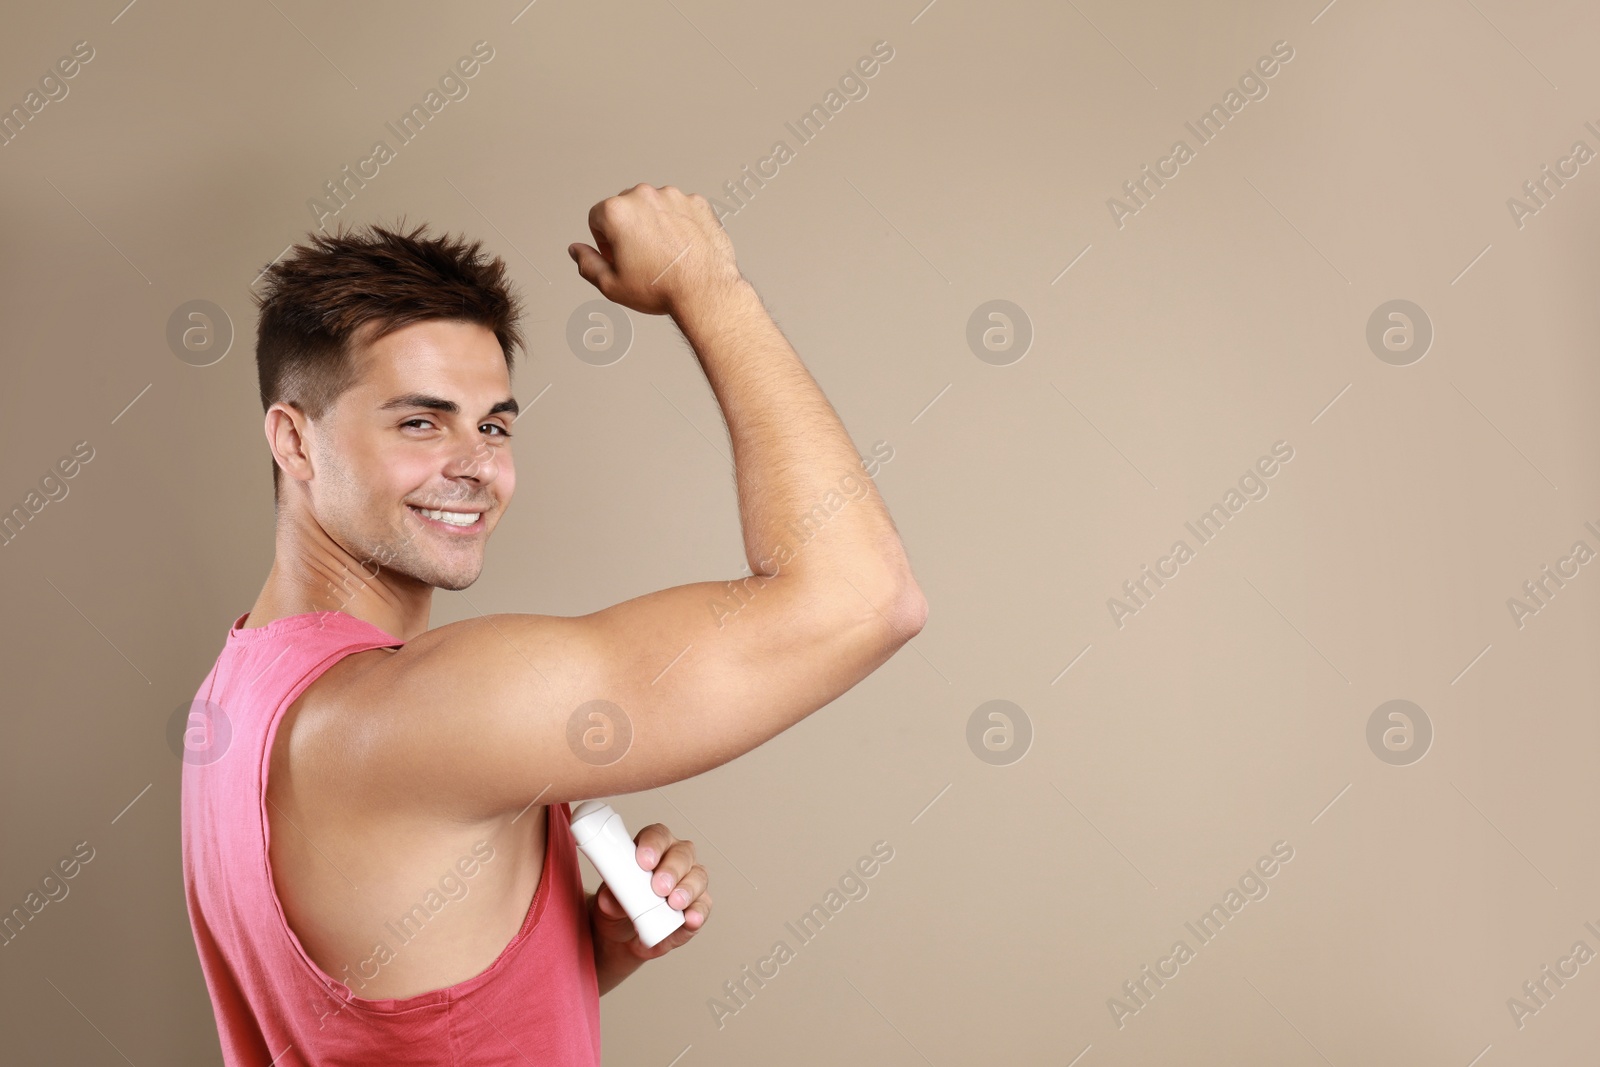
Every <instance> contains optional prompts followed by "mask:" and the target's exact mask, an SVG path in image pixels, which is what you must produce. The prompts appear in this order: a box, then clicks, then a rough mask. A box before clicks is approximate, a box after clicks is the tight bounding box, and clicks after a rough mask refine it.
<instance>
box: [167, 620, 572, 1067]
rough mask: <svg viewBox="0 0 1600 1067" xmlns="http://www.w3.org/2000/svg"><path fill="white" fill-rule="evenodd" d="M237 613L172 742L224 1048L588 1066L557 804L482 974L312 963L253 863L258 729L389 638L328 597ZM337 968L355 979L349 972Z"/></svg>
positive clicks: (259, 1062) (191, 880)
mask: <svg viewBox="0 0 1600 1067" xmlns="http://www.w3.org/2000/svg"><path fill="white" fill-rule="evenodd" d="M246 618H248V613H246V614H245V615H241V616H239V618H238V619H236V620H235V621H234V624H233V628H232V629H231V630H230V631H229V633H228V639H227V643H226V644H225V645H224V646H223V649H222V652H221V654H220V655H219V656H218V657H217V662H216V664H215V665H214V666H213V667H212V668H211V672H210V673H209V674H208V675H207V676H206V679H205V681H204V682H203V683H201V685H200V689H199V691H198V693H197V694H196V696H195V700H194V703H193V704H192V705H191V706H190V709H189V720H188V731H187V733H186V734H185V738H184V743H183V756H184V762H183V788H182V793H183V799H182V816H183V824H182V839H183V878H184V888H185V892H186V894H187V897H188V905H189V922H190V925H191V926H192V927H193V929H194V939H195V946H196V947H197V949H198V950H199V955H200V966H201V969H202V970H203V971H204V973H205V979H206V988H207V989H208V990H209V991H210V994H211V1004H212V1007H213V1009H214V1011H215V1012H216V1017H217V1029H218V1031H219V1035H220V1038H221V1044H222V1059H223V1063H225V1064H227V1065H228V1067H245V1065H250V1067H268V1065H269V1064H270V1065H273V1067H300V1065H313V1064H386V1065H395V1067H400V1065H405V1064H419V1065H420V1064H430V1065H437V1064H450V1065H456V1064H460V1065H466V1064H472V1065H474V1067H480V1065H481V1067H489V1065H500V1064H504V1065H506V1067H528V1065H529V1064H535V1065H539V1067H543V1065H545V1064H561V1065H563V1067H566V1065H569V1064H593V1065H596V1067H598V1064H599V1063H600V993H599V985H598V983H597V981H596V977H595V968H594V949H593V942H592V940H591V935H590V929H589V922H588V915H587V912H586V910H585V899H584V889H583V879H582V876H581V874H580V872H579V870H578V856H577V846H576V844H575V843H574V841H573V837H572V828H571V825H570V820H571V817H572V813H571V810H570V807H569V805H567V804H565V803H562V804H555V805H547V806H546V809H545V810H546V811H547V812H548V815H547V818H548V820H549V832H548V834H547V844H546V846H545V858H544V871H543V873H541V874H540V876H539V884H538V887H537V889H536V890H535V892H534V894H533V900H532V902H531V903H530V904H529V907H528V914H527V917H526V918H525V919H524V920H523V923H522V928H521V929H520V930H518V931H517V933H516V935H515V936H514V937H512V939H511V941H510V942H509V943H508V944H507V945H506V947H505V948H504V949H503V950H502V951H501V953H500V955H499V957H497V958H496V959H495V961H494V962H493V963H492V964H490V965H489V967H488V969H486V970H485V971H483V972H482V973H481V974H478V975H477V976H475V977H473V978H469V979H467V980H466V981H464V982H459V983H457V984H456V985H453V986H448V987H446V988H443V989H435V990H432V991H431V992H427V993H419V994H417V995H416V996H411V997H405V998H403V999H389V1000H369V999H366V998H364V997H361V996H358V995H357V991H356V990H355V989H352V988H351V986H350V985H349V984H346V982H345V981H341V980H339V979H336V978H334V977H332V976H330V975H328V974H327V973H325V972H324V971H323V970H322V969H321V968H320V967H318V966H317V964H315V963H314V962H312V960H311V957H310V956H308V955H307V954H306V951H305V948H304V947H303V946H302V945H301V943H300V939H299V938H298V937H297V936H296V935H295V933H294V931H293V930H292V929H291V928H290V927H289V923H288V921H287V919H286V918H285V916H284V911H283V905H282V903H281V902H280V901H279V900H278V896H277V893H276V892H275V891H274V888H273V884H272V876H271V871H270V868H269V866H268V862H267V855H268V853H267V838H268V822H267V808H266V786H267V772H268V769H269V766H270V759H271V754H272V738H273V735H274V734H275V733H276V732H277V728H278V723H279V721H280V720H281V719H282V717H283V713H284V711H285V710H286V709H287V708H288V707H289V705H290V704H292V703H293V702H294V700H295V699H296V698H297V697H298V696H299V695H300V694H301V692H303V691H304V690H305V688H306V687H307V686H309V685H310V684H311V683H312V681H314V680H315V679H316V678H317V677H318V676H319V675H320V674H322V672H323V671H325V670H327V669H328V668H329V667H331V666H332V665H333V664H334V663H336V662H338V661H339V660H340V659H341V658H343V657H344V656H347V655H349V654H351V653H352V652H361V651H365V650H367V649H373V648H383V647H398V646H399V645H401V644H403V642H402V641H400V640H399V639H398V638H395V637H393V636H391V635H390V634H387V633H385V632H383V631H382V630H380V629H378V628H377V627H376V626H373V625H372V624H370V623H367V622H363V621H361V620H360V619H357V618H355V617H354V616H352V615H348V614H346V613H344V612H342V611H330V612H315V613H310V614H305V615H293V616H290V617H288V618H283V619H275V620H274V621H272V622H271V623H269V624H268V625H266V626H262V627H255V628H251V629H240V627H241V626H242V625H243V624H244V621H245V619H246ZM463 873H464V872H463ZM430 896H438V895H437V894H431V895H430ZM439 899H440V900H441V901H443V900H444V899H445V898H443V897H442V896H439ZM425 906H426V907H427V908H432V909H433V910H438V906H436V905H434V904H433V903H431V901H426V902H425ZM401 943H402V942H401V940H400V938H399V937H396V938H395V943H394V944H391V945H389V946H388V949H389V950H390V951H391V952H392V951H394V950H395V949H396V948H397V947H398V945H399V944H401ZM382 958H383V957H381V956H378V957H377V960H381V959H382ZM372 965H373V966H377V965H380V964H379V963H377V962H374V963H373V964H372ZM348 971H349V969H348V968H347V972H348ZM375 973H376V972H375V971H369V972H368V973H367V975H366V976H367V977H369V978H370V977H372V975H373V974H375ZM349 977H350V978H351V979H352V980H353V981H354V983H355V984H356V987H357V989H359V986H360V985H361V984H362V982H361V976H360V975H359V974H356V973H354V972H350V973H349Z"/></svg>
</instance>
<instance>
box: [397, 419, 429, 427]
mask: <svg viewBox="0 0 1600 1067" xmlns="http://www.w3.org/2000/svg"><path fill="white" fill-rule="evenodd" d="M419 422H422V423H427V424H428V425H429V426H432V425H433V420H432V419H407V420H406V421H405V422H402V423H401V424H400V425H401V426H413V425H415V424H417V423H419Z"/></svg>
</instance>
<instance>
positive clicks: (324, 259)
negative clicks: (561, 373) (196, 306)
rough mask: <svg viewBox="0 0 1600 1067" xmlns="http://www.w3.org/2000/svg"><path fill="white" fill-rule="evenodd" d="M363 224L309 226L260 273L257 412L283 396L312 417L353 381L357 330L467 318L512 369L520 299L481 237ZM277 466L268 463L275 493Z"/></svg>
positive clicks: (377, 331) (382, 332) (380, 332)
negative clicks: (303, 237) (313, 229)
mask: <svg viewBox="0 0 1600 1067" xmlns="http://www.w3.org/2000/svg"><path fill="white" fill-rule="evenodd" d="M404 228H405V220H404V219H403V218H402V219H401V220H400V222H399V224H398V225H397V226H396V227H395V228H393V229H390V228H388V227H385V226H381V225H376V224H374V225H369V226H367V227H366V231H365V232H361V231H360V230H359V229H357V230H353V231H350V232H348V233H347V232H344V231H343V229H342V227H341V228H337V229H336V232H335V233H334V234H333V235H331V236H330V235H328V234H327V233H312V234H309V235H308V236H309V237H310V238H311V241H310V244H301V245H295V246H294V247H293V248H292V249H291V250H290V252H289V253H288V254H286V255H285V256H283V257H280V258H279V259H277V260H276V261H274V262H273V263H271V264H269V265H268V266H267V268H266V270H265V271H263V272H262V278H261V279H260V281H261V283H262V284H260V286H259V288H258V291H257V293H256V297H255V301H256V307H257V309H258V312H259V317H258V319H257V322H256V373H257V376H258V377H259V379H260V383H261V410H262V411H263V412H265V411H266V410H267V409H269V408H271V407H272V405H273V404H275V403H279V402H283V403H287V404H292V405H293V406H295V407H296V408H298V409H300V410H301V411H303V412H305V414H306V415H307V416H309V417H310V418H313V419H319V418H321V417H322V416H323V414H324V413H325V412H326V411H327V410H328V408H329V407H330V406H331V405H332V404H333V402H334V401H335V400H337V399H338V398H339V396H340V395H341V394H342V393H343V392H344V391H345V390H346V389H348V388H349V387H350V386H351V385H353V384H355V375H356V361H355V355H354V353H353V352H352V351H351V349H352V347H353V341H354V340H355V339H356V337H357V333H358V331H360V330H361V329H362V328H363V327H366V326H368V324H373V325H372V326H371V329H370V332H369V333H368V335H367V336H365V337H364V338H363V339H362V340H363V341H364V343H366V344H371V343H373V342H374V341H377V340H378V339H379V338H381V337H384V336H386V335H388V334H390V333H393V332H394V331H396V330H398V329H400V328H401V327H404V326H409V325H411V324H412V323H414V322H421V321H424V320H427V319H452V320H456V321H461V322H471V323H476V324H478V325H480V326H484V327H486V328H488V329H490V330H492V331H494V335H495V337H496V338H497V339H498V340H499V342H500V348H501V351H503V352H504V353H505V357H506V369H507V371H508V372H509V371H510V370H511V368H512V350H513V349H515V348H520V347H522V332H521V328H520V326H519V325H518V320H519V319H520V318H521V315H522V303H521V300H520V299H519V298H518V296H517V295H516V293H515V291H514V290H513V289H512V287H511V284H510V281H509V279H508V278H507V275H506V265H505V263H504V262H503V261H502V260H501V259H500V258H499V257H498V256H495V257H492V258H491V257H490V256H488V255H487V254H485V253H482V252H480V247H481V242H477V241H474V242H472V243H470V244H469V243H468V242H467V240H466V238H464V237H460V238H452V237H450V236H449V235H448V234H446V235H443V236H440V237H428V236H425V234H426V231H427V228H428V226H427V223H422V224H421V225H419V226H417V227H416V228H415V229H414V230H412V231H411V232H410V233H406V232H405V230H404ZM279 476H280V471H279V469H278V464H277V461H276V460H274V461H273V464H272V487H273V492H274V495H276V492H277V488H278V482H279Z"/></svg>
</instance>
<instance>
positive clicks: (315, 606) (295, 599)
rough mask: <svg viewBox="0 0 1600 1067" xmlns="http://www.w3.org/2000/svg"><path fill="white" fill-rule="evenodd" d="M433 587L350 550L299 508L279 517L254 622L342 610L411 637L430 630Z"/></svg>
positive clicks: (252, 613) (253, 611)
mask: <svg viewBox="0 0 1600 1067" xmlns="http://www.w3.org/2000/svg"><path fill="white" fill-rule="evenodd" d="M432 607H433V587H432V586H431V585H427V584H425V583H423V582H419V581H417V580H416V579H415V578H412V577H410V576H408V575H403V574H398V573H396V572H394V571H392V570H389V569H387V568H385V567H383V566H381V565H380V564H379V563H377V562H375V561H373V560H370V559H357V558H356V557H355V556H352V555H351V554H350V553H349V552H347V551H345V549H344V547H343V546H341V545H340V544H339V543H338V542H337V541H335V540H334V539H333V538H332V537H330V536H329V535H328V532H327V531H326V530H324V529H323V528H322V526H321V525H320V524H319V523H318V522H317V521H316V518H315V517H314V516H311V515H309V514H306V513H305V512H304V511H302V510H301V509H299V508H288V509H286V510H285V511H284V512H283V513H281V514H280V516H279V522H278V525H277V531H276V535H275V538H274V556H273V560H272V570H271V572H270V573H269V574H268V575H267V581H266V584H265V585H263V586H262V588H261V595H260V596H259V597H257V598H256V602H255V605H254V606H253V607H251V609H250V618H249V619H248V625H249V626H252V627H255V626H265V625H267V623H269V622H272V621H273V620H275V619H282V618H287V617H288V616H290V615H303V614H306V613H308V612H317V611H342V612H344V613H345V614H347V615H351V616H354V617H355V618H358V619H360V620H362V621H363V622H369V623H371V624H372V625H374V626H376V627H378V628H379V629H380V630H383V631H384V632H385V633H389V634H393V635H394V636H395V637H398V638H400V639H401V640H402V641H409V640H411V639H412V638H413V637H416V636H417V635H418V634H420V633H422V632H424V631H425V630H427V628H428V614H429V611H430V610H431V609H432Z"/></svg>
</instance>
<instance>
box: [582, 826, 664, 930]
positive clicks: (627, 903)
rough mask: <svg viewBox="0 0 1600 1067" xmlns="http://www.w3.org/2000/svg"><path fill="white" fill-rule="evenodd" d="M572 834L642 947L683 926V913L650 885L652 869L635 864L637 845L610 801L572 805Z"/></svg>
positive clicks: (636, 862)
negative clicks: (628, 921)
mask: <svg viewBox="0 0 1600 1067" xmlns="http://www.w3.org/2000/svg"><path fill="white" fill-rule="evenodd" d="M572 836H573V838H574V839H575V840H576V841H577V843H578V848H579V850H580V851H582V852H583V854H584V855H585V856H588V857H589V862H590V863H592V864H594V869H595V870H597V871H599V872H600V878H601V879H602V880H603V881H604V882H605V883H606V885H608V886H610V887H611V892H612V893H613V894H614V895H615V896H616V898H617V903H619V904H621V905H622V909H623V910H624V911H626V912H627V913H628V918H630V919H632V920H633V928H634V929H635V930H637V931H639V940H640V941H642V942H644V945H645V947H646V948H654V947H655V946H656V945H658V944H660V943H661V941H663V940H664V939H665V938H666V937H667V935H668V934H670V933H672V931H674V930H676V929H677V928H678V927H680V926H682V925H683V912H681V911H679V910H678V909H677V908H674V907H672V905H670V904H668V903H667V898H666V897H663V896H661V895H660V894H658V893H657V892H656V891H655V890H654V889H652V888H651V887H650V879H651V877H652V876H653V875H654V873H655V872H654V871H647V870H645V869H644V868H643V867H641V866H639V858H638V849H637V846H636V845H634V843H633V838H631V837H629V836H628V828H627V827H626V826H624V825H622V816H620V815H618V814H617V813H616V812H614V811H612V810H611V805H610V804H607V803H606V802H605V801H603V800H585V801H584V802H583V803H582V804H579V805H578V806H577V807H576V808H574V809H573V812H572ZM673 888H677V887H676V886H674V887H673Z"/></svg>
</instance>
